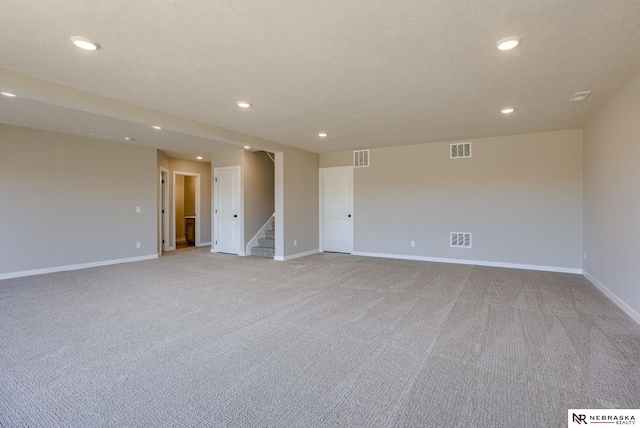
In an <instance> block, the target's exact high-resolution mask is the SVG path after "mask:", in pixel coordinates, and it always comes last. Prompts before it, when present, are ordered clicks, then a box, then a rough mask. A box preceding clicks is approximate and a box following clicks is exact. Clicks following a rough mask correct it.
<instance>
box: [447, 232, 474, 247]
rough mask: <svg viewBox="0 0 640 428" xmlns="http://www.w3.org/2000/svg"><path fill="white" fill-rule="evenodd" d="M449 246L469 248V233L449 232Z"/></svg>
mask: <svg viewBox="0 0 640 428" xmlns="http://www.w3.org/2000/svg"><path fill="white" fill-rule="evenodd" d="M451 246H452V247H457V248H471V234H470V233H468V232H462V233H461V232H451Z"/></svg>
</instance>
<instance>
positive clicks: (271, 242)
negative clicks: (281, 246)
mask: <svg viewBox="0 0 640 428" xmlns="http://www.w3.org/2000/svg"><path fill="white" fill-rule="evenodd" d="M258 247H269V248H275V247H276V240H275V239H273V238H260V239H258Z"/></svg>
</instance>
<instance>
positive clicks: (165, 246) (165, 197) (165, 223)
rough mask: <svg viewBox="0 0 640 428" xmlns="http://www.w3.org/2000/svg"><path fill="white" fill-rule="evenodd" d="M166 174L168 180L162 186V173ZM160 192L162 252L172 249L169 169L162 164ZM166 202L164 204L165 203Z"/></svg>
mask: <svg viewBox="0 0 640 428" xmlns="http://www.w3.org/2000/svg"><path fill="white" fill-rule="evenodd" d="M163 174H165V177H166V182H165V183H164V186H162V175H163ZM160 181H161V183H160V193H162V195H161V198H160V205H162V206H161V207H160V223H162V224H161V225H160V229H162V230H161V233H160V248H161V251H160V253H162V251H170V250H171V242H172V241H171V238H170V236H171V228H170V227H169V218H170V212H169V170H168V169H166V168H165V167H163V166H161V167H160ZM163 202H164V204H163ZM162 211H164V215H162ZM162 235H164V243H163V242H162Z"/></svg>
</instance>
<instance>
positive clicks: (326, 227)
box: [320, 166, 353, 253]
mask: <svg viewBox="0 0 640 428" xmlns="http://www.w3.org/2000/svg"><path fill="white" fill-rule="evenodd" d="M320 219H321V222H320V229H321V230H320V242H321V250H322V251H331V252H337V253H351V252H353V167H350V166H349V167H339V168H321V169H320Z"/></svg>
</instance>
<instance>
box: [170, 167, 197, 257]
mask: <svg viewBox="0 0 640 428" xmlns="http://www.w3.org/2000/svg"><path fill="white" fill-rule="evenodd" d="M176 175H186V176H188V177H195V178H196V247H199V246H200V231H201V230H202V229H201V228H200V217H201V216H200V173H197V172H184V171H173V177H172V178H173V182H172V183H171V188H172V189H173V197H172V198H171V199H172V202H173V210H172V212H171V224H172V225H173V235H174V236H173V241H172V242H183V241H180V240H178V239H176V237H175V234H176ZM185 240H186V239H185Z"/></svg>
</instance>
